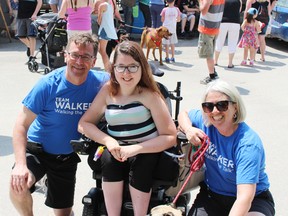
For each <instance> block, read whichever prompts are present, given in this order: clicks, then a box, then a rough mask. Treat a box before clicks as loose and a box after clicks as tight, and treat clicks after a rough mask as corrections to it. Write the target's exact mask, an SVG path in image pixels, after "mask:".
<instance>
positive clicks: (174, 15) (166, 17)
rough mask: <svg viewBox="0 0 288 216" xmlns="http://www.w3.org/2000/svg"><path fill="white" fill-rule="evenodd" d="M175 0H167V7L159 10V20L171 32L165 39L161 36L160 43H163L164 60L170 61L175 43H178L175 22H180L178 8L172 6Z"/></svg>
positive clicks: (173, 54) (173, 56)
mask: <svg viewBox="0 0 288 216" xmlns="http://www.w3.org/2000/svg"><path fill="white" fill-rule="evenodd" d="M174 1H175V0H167V4H168V7H165V8H164V9H163V10H162V12H161V14H160V15H161V21H162V22H163V26H165V27H166V28H168V30H169V32H170V33H172V35H171V37H170V38H169V39H168V40H167V39H165V38H163V41H162V43H163V44H164V45H165V50H166V58H165V62H166V63H170V61H171V62H175V44H177V43H178V38H177V34H176V26H177V22H180V14H181V12H180V10H179V8H178V7H175V6H174ZM169 45H170V47H171V58H169Z"/></svg>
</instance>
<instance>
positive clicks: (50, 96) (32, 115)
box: [10, 34, 109, 215]
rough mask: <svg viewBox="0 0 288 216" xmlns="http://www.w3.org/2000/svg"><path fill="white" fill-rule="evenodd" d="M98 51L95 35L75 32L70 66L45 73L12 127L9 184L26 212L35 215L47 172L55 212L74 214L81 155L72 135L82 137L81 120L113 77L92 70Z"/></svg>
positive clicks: (69, 50)
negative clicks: (37, 195)
mask: <svg viewBox="0 0 288 216" xmlns="http://www.w3.org/2000/svg"><path fill="white" fill-rule="evenodd" d="M97 50H98V40H97V38H96V37H94V36H92V35H91V34H79V35H77V34H76V35H75V36H73V37H71V38H70V39H69V41H68V44H67V47H66V52H65V60H66V63H67V67H62V68H59V69H57V70H55V71H53V72H51V73H50V74H48V75H47V76H45V77H43V78H42V79H41V80H40V81H39V82H38V83H37V84H36V85H35V86H34V88H33V89H32V90H31V91H30V93H29V94H28V95H27V96H26V97H25V99H24V100H23V101H22V103H23V107H22V110H21V111H20V114H19V116H18V118H17V120H16V124H15V127H14V131H13V147H14V154H15V165H14V167H13V170H12V174H11V184H10V197H11V200H12V203H13V204H14V206H15V208H16V209H17V210H18V212H19V213H20V214H21V215H33V207H32V203H33V201H32V196H31V193H32V192H33V188H34V185H35V183H36V182H37V181H39V180H40V179H41V178H42V177H43V176H44V175H45V174H46V176H47V180H48V181H47V182H48V191H47V198H46V202H45V204H46V205H47V206H49V207H51V208H53V209H54V213H55V215H71V213H72V206H73V200H74V189H75V177H76V170H77V164H78V162H80V158H79V157H78V155H77V154H76V153H74V152H73V149H72V147H71V145H70V140H72V139H79V138H80V134H79V133H78V132H77V125H78V121H79V119H80V118H81V116H82V115H83V114H84V112H85V111H86V110H87V109H88V108H89V106H90V103H91V102H92V100H93V99H94V97H95V95H96V94H97V93H98V92H99V90H100V88H101V87H102V86H103V85H104V83H105V82H106V81H107V80H108V79H109V74H107V73H105V72H95V71H92V70H91V68H92V67H93V66H94V64H95V62H96V55H97Z"/></svg>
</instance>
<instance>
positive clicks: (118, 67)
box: [114, 65, 140, 73]
mask: <svg viewBox="0 0 288 216" xmlns="http://www.w3.org/2000/svg"><path fill="white" fill-rule="evenodd" d="M139 67H140V66H138V65H129V66H124V65H115V66H114V69H115V70H116V71H117V72H118V73H124V72H125V70H126V69H127V70H128V71H129V72H130V73H136V72H137V71H138V69H139Z"/></svg>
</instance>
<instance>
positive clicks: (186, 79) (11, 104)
mask: <svg viewBox="0 0 288 216" xmlns="http://www.w3.org/2000/svg"><path fill="white" fill-rule="evenodd" d="M267 45H268V46H267V52H266V62H260V56H259V55H257V58H256V60H258V61H256V63H255V66H254V67H253V68H252V67H244V66H240V62H241V60H242V55H243V50H242V49H238V50H237V52H236V54H235V58H234V65H235V68H233V69H228V68H227V65H228V54H227V46H225V47H224V48H223V51H222V53H221V55H220V58H219V62H218V65H219V66H217V67H216V71H217V72H218V74H219V76H220V78H222V79H224V80H226V81H228V82H230V83H232V84H233V85H235V86H236V87H237V89H238V90H239V92H240V94H241V95H242V97H243V100H244V102H245V104H246V107H247V118H246V122H247V123H248V124H249V125H250V126H251V127H252V128H253V129H254V130H255V131H256V132H258V133H259V135H260V137H261V138H262V141H263V143H264V147H265V150H266V169H267V173H268V175H269V179H270V183H271V188H270V189H271V192H272V194H273V195H274V199H275V203H276V215H277V216H287V215H288V208H287V206H286V205H287V203H288V198H287V194H288V188H287V187H286V185H287V182H288V171H287V170H288V169H287V167H288V160H287V161H286V159H285V158H286V157H287V155H286V151H287V146H286V145H287V143H288V142H287V138H286V135H285V133H287V129H288V97H287V93H288V85H287V82H288V66H287V63H288V54H287V53H288V43H285V42H282V41H278V40H274V39H267ZM38 47H39V43H38ZM157 51H158V50H157ZM157 51H156V55H158V52H157ZM163 55H164V53H163ZM164 56H165V55H164ZM37 57H38V58H37V61H38V62H39V63H40V62H41V54H40V53H39V54H38V56H37ZM150 58H152V55H151V56H150ZM175 59H176V63H173V64H166V63H165V65H164V66H159V67H160V68H161V69H162V70H163V71H165V75H164V76H163V77H161V78H156V79H157V80H158V81H160V82H162V83H163V84H165V85H166V86H167V87H168V89H169V90H173V89H175V88H176V82H177V81H181V84H182V85H181V86H182V88H181V95H182V96H183V101H182V102H181V107H180V110H189V109H191V108H200V99H201V96H202V93H203V91H204V89H205V86H204V85H201V84H200V80H201V79H203V78H204V77H206V76H207V75H208V72H207V67H206V62H205V60H203V59H199V58H198V55H197V38H194V39H192V40H179V43H178V44H177V46H176V55H175ZM150 60H152V59H150ZM26 61H27V57H26V49H25V46H24V45H23V44H21V43H20V42H19V41H18V40H15V39H13V41H12V43H9V40H8V39H7V38H0V63H1V64H0V83H1V84H0V176H1V177H0V216H6V215H7V216H8V215H9V216H10V215H11V216H14V215H15V216H16V215H17V212H16V211H15V209H14V207H13V206H12V204H11V202H10V199H9V192H8V187H9V179H10V172H11V167H12V165H13V162H14V156H13V149H12V145H11V140H12V137H11V136H12V129H13V125H14V122H15V119H16V117H17V113H18V112H19V109H20V108H21V101H22V99H23V98H24V96H25V95H26V94H27V93H28V91H29V90H30V89H31V88H32V86H33V85H34V84H35V83H36V82H37V80H39V79H40V78H41V77H43V76H45V75H44V73H43V71H44V67H43V66H41V64H40V69H39V72H38V73H35V72H34V73H32V72H30V71H29V70H28V67H27V65H25V62H26ZM155 64H156V66H158V65H159V64H158V63H155ZM102 68H103V64H102V61H101V57H100V55H99V56H98V59H97V62H96V67H95V69H102ZM81 158H82V162H81V163H80V164H79V168H78V172H77V184H76V193H75V205H74V212H75V215H76V216H79V215H82V207H83V205H82V203H81V200H82V197H83V196H84V195H85V194H86V193H87V192H88V191H89V189H90V188H91V187H93V186H94V185H95V182H94V181H93V179H92V172H91V170H90V168H89V167H88V165H87V163H86V157H85V156H81ZM40 189H41V188H40ZM196 193H197V191H196V190H195V191H193V192H192V197H194V196H195V194H196ZM33 197H34V215H36V216H38V215H43V216H46V215H53V212H52V210H51V209H49V208H47V207H46V206H45V205H44V198H45V193H44V192H43V191H42V190H38V191H37V192H35V193H34V194H33Z"/></svg>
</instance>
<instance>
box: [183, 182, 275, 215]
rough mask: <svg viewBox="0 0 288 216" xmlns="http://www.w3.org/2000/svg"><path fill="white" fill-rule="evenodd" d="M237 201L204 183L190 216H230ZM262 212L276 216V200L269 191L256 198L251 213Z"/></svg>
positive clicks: (201, 184)
mask: <svg viewBox="0 0 288 216" xmlns="http://www.w3.org/2000/svg"><path fill="white" fill-rule="evenodd" d="M235 200H236V197H232V196H224V195H221V194H217V193H214V192H212V191H211V190H209V188H207V186H206V184H205V183H204V182H201V183H200V192H199V193H198V195H197V197H196V199H195V200H194V204H193V205H192V208H191V209H190V211H189V213H188V215H189V216H207V215H208V216H226V215H227V216H228V215H229V212H230V210H231V208H232V206H233V204H234V202H235ZM253 211H254V212H260V213H262V214H264V215H266V216H274V215H275V209H274V200H273V197H272V195H271V193H270V191H269V190H266V191H263V192H262V193H260V194H259V195H257V196H255V197H254V199H253V201H252V204H251V208H250V210H249V212H253Z"/></svg>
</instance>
